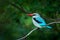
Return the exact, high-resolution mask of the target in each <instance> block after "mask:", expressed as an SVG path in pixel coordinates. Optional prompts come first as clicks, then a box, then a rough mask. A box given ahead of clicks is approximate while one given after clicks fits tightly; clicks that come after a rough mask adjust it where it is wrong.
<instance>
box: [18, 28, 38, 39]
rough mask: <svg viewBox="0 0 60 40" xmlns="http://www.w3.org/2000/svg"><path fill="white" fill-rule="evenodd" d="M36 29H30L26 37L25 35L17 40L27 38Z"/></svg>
mask: <svg viewBox="0 0 60 40" xmlns="http://www.w3.org/2000/svg"><path fill="white" fill-rule="evenodd" d="M37 29H38V27H36V28H34V29H32V30H31V31H30V32H29V33H28V34H27V35H25V36H24V37H22V38H19V39H17V40H23V39H25V38H26V37H28V36H29V35H30V34H31V33H32V32H33V31H35V30H37Z"/></svg>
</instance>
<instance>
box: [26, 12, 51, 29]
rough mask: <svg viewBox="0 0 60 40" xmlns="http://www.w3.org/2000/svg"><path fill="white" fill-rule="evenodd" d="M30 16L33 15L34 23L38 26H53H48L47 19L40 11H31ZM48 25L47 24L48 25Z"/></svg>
mask: <svg viewBox="0 0 60 40" xmlns="http://www.w3.org/2000/svg"><path fill="white" fill-rule="evenodd" d="M27 15H28V16H32V22H33V24H34V25H35V26H36V27H38V28H49V29H51V28H52V27H51V26H48V25H47V23H46V22H45V20H44V19H43V18H42V17H41V16H40V15H39V13H30V14H27ZM46 25H47V26H46Z"/></svg>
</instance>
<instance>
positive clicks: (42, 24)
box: [36, 17, 52, 28]
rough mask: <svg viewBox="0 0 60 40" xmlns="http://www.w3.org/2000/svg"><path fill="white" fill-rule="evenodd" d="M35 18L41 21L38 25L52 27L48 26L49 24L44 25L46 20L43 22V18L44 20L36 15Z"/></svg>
mask: <svg viewBox="0 0 60 40" xmlns="http://www.w3.org/2000/svg"><path fill="white" fill-rule="evenodd" d="M36 20H38V21H39V22H41V23H39V24H40V26H42V27H47V28H52V27H50V26H45V25H46V22H45V20H44V19H43V18H41V17H36Z"/></svg>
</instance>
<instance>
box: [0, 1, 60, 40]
mask: <svg viewBox="0 0 60 40" xmlns="http://www.w3.org/2000/svg"><path fill="white" fill-rule="evenodd" d="M23 9H24V10H23ZM34 12H37V13H39V14H40V15H41V16H42V17H43V18H44V19H45V21H46V23H47V24H48V23H50V22H53V21H59V20H60V0H0V40H17V39H18V38H20V37H23V36H24V35H26V34H27V33H28V32H29V31H30V30H32V29H34V28H35V26H34V25H33V24H32V20H31V17H29V16H27V15H26V14H28V13H34ZM50 26H51V27H52V29H51V30H48V29H38V30H36V31H34V32H33V33H32V34H30V35H29V36H28V37H27V38H26V39H24V40H60V24H52V25H50Z"/></svg>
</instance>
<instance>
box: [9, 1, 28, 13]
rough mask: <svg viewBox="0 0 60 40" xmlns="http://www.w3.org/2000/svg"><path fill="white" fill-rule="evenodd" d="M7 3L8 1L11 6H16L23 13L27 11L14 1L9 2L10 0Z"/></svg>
mask: <svg viewBox="0 0 60 40" xmlns="http://www.w3.org/2000/svg"><path fill="white" fill-rule="evenodd" d="M9 3H10V4H11V5H12V6H14V7H16V8H17V9H19V10H21V11H22V12H24V13H29V12H27V11H26V10H25V9H24V8H23V7H22V6H20V5H16V4H15V3H14V2H10V1H9Z"/></svg>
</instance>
